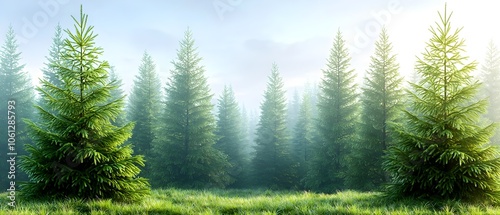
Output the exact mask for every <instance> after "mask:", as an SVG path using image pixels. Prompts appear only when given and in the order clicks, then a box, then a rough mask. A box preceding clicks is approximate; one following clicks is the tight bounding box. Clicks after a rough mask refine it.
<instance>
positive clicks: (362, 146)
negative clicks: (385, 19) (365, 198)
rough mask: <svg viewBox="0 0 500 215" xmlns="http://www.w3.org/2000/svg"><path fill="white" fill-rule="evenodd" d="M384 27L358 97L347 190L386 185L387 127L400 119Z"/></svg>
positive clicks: (398, 93) (399, 79) (398, 83)
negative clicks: (357, 125) (356, 130)
mask: <svg viewBox="0 0 500 215" xmlns="http://www.w3.org/2000/svg"><path fill="white" fill-rule="evenodd" d="M398 69H399V64H398V63H397V62H396V55H395V54H393V53H392V44H391V43H390V42H389V36H388V34H387V30H386V29H385V28H383V29H382V31H381V33H380V37H379V40H378V41H377V42H376V43H375V53H374V54H373V56H372V57H371V63H370V68H369V69H368V71H367V76H366V77H365V79H364V82H365V84H364V86H363V88H362V95H361V107H362V111H361V124H360V129H359V132H360V142H359V143H358V144H357V145H356V146H355V147H354V149H353V151H352V153H351V156H349V157H350V159H349V173H348V175H347V178H348V180H347V182H348V185H347V186H348V187H349V188H351V189H360V190H374V189H379V188H381V185H383V184H385V183H387V182H389V177H388V175H387V173H386V172H385V171H384V170H383V168H382V162H383V155H384V154H385V151H386V150H387V147H388V146H390V145H392V144H393V137H392V136H393V131H392V130H391V128H390V126H389V124H390V123H392V122H395V121H396V120H397V119H398V116H400V113H401V108H402V99H403V89H402V86H401V84H402V81H403V79H402V77H401V76H400V74H399V72H398Z"/></svg>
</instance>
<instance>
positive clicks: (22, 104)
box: [0, 26, 34, 189]
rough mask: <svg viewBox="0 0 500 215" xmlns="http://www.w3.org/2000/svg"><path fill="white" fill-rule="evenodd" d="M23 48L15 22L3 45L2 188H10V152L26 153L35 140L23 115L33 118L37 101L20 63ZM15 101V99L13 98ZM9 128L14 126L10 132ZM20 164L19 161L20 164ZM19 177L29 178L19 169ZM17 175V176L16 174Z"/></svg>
mask: <svg viewBox="0 0 500 215" xmlns="http://www.w3.org/2000/svg"><path fill="white" fill-rule="evenodd" d="M20 60H21V52H19V51H18V45H17V40H16V38H15V33H14V30H13V29H12V26H9V28H8V31H7V34H6V37H5V43H4V44H3V45H2V47H1V49H0V86H2V93H0V111H2V113H3V114H0V122H1V123H2V126H0V128H2V129H1V131H0V138H2V141H1V143H2V147H1V150H0V159H1V160H2V161H3V164H1V165H0V166H1V168H0V171H2V175H3V176H4V177H0V185H1V187H2V188H5V189H6V188H8V185H9V184H8V183H9V182H10V179H9V178H8V177H7V175H6V174H7V173H8V172H9V165H8V163H6V162H5V161H7V160H8V159H10V156H8V155H7V153H8V152H15V153H17V155H24V154H26V151H25V150H24V147H25V146H26V145H29V144H31V143H32V142H31V139H30V138H29V137H28V135H27V125H26V123H24V122H23V120H22V119H23V118H27V119H33V111H34V108H33V105H34V102H33V100H34V91H33V87H32V85H31V80H30V78H29V76H28V74H27V73H26V72H25V71H23V70H24V64H20ZM9 101H13V103H11V102H9ZM8 102H9V104H14V107H15V109H14V110H12V111H13V112H14V113H13V114H10V115H9V117H11V118H10V119H12V117H14V118H15V119H14V122H15V124H14V125H13V126H14V129H9V128H8V127H7V123H8V121H7V117H8V115H7V111H8V110H9V109H8ZM8 130H14V132H9V131H8ZM9 134H10V135H13V134H14V135H15V138H14V139H15V142H14V143H15V145H11V146H13V147H14V148H12V149H15V150H12V151H11V150H10V147H9V146H8V143H7V140H8V139H9ZM16 165H17V164H16ZM15 177H16V178H15V180H16V181H23V180H28V178H27V176H26V174H25V173H24V172H23V171H16V176H15ZM12 179H13V178H12Z"/></svg>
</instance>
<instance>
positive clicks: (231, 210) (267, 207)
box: [0, 189, 500, 215]
mask: <svg viewBox="0 0 500 215" xmlns="http://www.w3.org/2000/svg"><path fill="white" fill-rule="evenodd" d="M8 201H9V200H8V199H7V194H6V193H3V194H1V195H0V203H1V205H0V214H103V215H105V214H500V207H493V206H487V205H468V204H464V203H460V202H450V201H449V202H424V201H414V200H413V201H412V200H401V201H398V202H389V201H387V200H386V199H384V198H382V197H381V194H380V193H376V192H364V193H362V192H354V191H344V192H339V193H336V194H331V195H327V194H318V193H311V192H294V191H269V190H201V191H200V190H179V189H166V190H154V191H153V192H152V195H151V196H149V197H147V198H145V199H144V200H143V201H142V202H140V203H135V204H125V203H116V202H112V201H110V200H98V201H80V200H65V201H45V202H36V201H23V200H22V199H21V200H18V202H17V204H18V205H17V207H16V208H15V209H12V208H10V207H9V206H8V205H7V203H8Z"/></svg>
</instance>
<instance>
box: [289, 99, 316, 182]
mask: <svg viewBox="0 0 500 215" xmlns="http://www.w3.org/2000/svg"><path fill="white" fill-rule="evenodd" d="M311 109H312V108H311V99H310V95H309V93H308V92H305V93H304V94H303V96H302V102H301V104H300V108H299V114H298V119H297V123H296V124H295V126H294V132H293V139H292V154H293V161H294V163H295V165H296V169H297V170H296V172H297V178H296V179H297V180H298V181H297V182H295V184H296V185H297V186H298V187H300V188H303V187H304V184H303V179H304V178H305V177H306V175H307V169H308V164H309V160H310V157H311V144H312V141H313V130H312V122H313V121H312V119H313V117H312V112H311V111H312V110H311Z"/></svg>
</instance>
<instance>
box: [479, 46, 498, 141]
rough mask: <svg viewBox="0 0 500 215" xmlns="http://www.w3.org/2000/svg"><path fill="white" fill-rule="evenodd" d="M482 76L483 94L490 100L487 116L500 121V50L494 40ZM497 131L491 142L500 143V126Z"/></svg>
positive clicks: (488, 50)
mask: <svg viewBox="0 0 500 215" xmlns="http://www.w3.org/2000/svg"><path fill="white" fill-rule="evenodd" d="M480 78H481V81H482V82H483V86H482V95H484V96H486V98H487V100H488V109H487V111H486V118H488V119H489V120H490V121H491V122H495V123H500V52H499V51H498V48H497V46H496V45H495V43H494V42H493V41H490V43H489V44H488V48H487V51H486V59H485V61H484V63H483V65H482V67H481V75H480ZM495 131H496V132H495V135H493V136H492V138H491V142H492V143H493V144H497V145H500V128H497V129H496V130H495Z"/></svg>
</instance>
